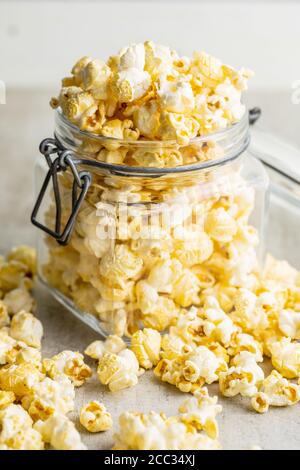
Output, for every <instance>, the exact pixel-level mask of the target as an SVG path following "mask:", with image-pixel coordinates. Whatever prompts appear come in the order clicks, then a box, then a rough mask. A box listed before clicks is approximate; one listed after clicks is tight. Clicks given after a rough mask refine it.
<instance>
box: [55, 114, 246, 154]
mask: <svg viewBox="0 0 300 470" xmlns="http://www.w3.org/2000/svg"><path fill="white" fill-rule="evenodd" d="M55 113H56V117H57V118H58V120H60V121H62V122H63V123H64V124H65V125H66V126H68V127H69V128H71V129H72V130H73V131H75V132H77V133H78V134H79V135H82V136H84V137H88V138H90V139H93V140H99V141H100V142H101V141H103V142H110V143H114V144H120V145H124V146H132V145H134V146H141V147H142V146H150V145H151V146H153V145H159V146H162V147H169V146H179V147H180V145H179V144H178V143H177V142H176V140H147V139H145V140H125V139H117V138H115V137H106V136H104V135H101V134H95V133H93V132H89V131H85V130H82V129H80V128H79V127H77V126H76V125H75V124H73V123H72V122H71V121H69V119H68V118H66V116H65V115H64V114H63V112H62V110H61V108H60V107H59V108H57V109H56V110H55ZM248 125H249V117H248V109H247V108H246V107H245V112H244V114H243V116H242V117H241V119H240V120H239V121H237V122H235V123H234V124H231V125H230V126H229V127H226V128H225V129H222V130H220V131H216V132H211V133H209V134H205V135H201V136H197V137H194V138H193V139H191V140H190V141H189V143H188V144H187V145H192V144H198V143H200V142H203V143H205V142H206V141H207V140H208V139H210V140H219V139H222V138H224V137H225V136H226V137H227V138H228V137H229V136H230V134H232V133H235V132H238V131H242V130H243V129H244V128H245V127H248ZM182 147H183V146H182Z"/></svg>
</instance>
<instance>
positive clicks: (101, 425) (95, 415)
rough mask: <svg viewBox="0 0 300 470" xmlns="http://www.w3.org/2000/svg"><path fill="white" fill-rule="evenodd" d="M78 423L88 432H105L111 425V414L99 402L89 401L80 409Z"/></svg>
mask: <svg viewBox="0 0 300 470" xmlns="http://www.w3.org/2000/svg"><path fill="white" fill-rule="evenodd" d="M80 423H81V424H82V426H83V427H84V428H85V429H87V430H88V431H89V432H100V431H107V430H108V429H110V428H111V427H112V424H113V422H112V418H111V414H110V413H109V412H108V411H107V410H106V408H105V406H104V405H103V404H102V403H100V402H99V401H91V402H89V403H87V404H86V405H84V406H83V407H82V408H81V411H80Z"/></svg>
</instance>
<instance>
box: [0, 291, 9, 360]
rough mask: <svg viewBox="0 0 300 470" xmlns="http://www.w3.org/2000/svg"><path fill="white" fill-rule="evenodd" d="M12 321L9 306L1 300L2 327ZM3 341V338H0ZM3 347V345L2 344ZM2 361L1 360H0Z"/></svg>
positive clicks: (0, 320)
mask: <svg viewBox="0 0 300 470" xmlns="http://www.w3.org/2000/svg"><path fill="white" fill-rule="evenodd" d="M9 323H10V318H9V315H8V310H7V306H6V304H5V303H4V302H3V301H2V300H0V328H2V327H3V326H7V325H9ZM0 341H1V339H0ZM0 348H1V346H0ZM0 363H1V361H0Z"/></svg>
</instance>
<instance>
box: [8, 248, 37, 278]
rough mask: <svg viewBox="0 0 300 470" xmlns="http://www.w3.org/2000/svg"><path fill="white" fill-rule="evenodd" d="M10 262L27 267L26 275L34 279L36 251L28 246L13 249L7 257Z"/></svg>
mask: <svg viewBox="0 0 300 470" xmlns="http://www.w3.org/2000/svg"><path fill="white" fill-rule="evenodd" d="M7 259H8V261H18V262H19V263H22V264H23V265H24V266H26V268H27V271H26V275H27V276H29V277H32V276H34V275H35V274H36V251H35V249H34V248H32V247H30V246H26V245H20V246H18V247H15V248H13V249H12V250H11V251H10V252H9V253H8V255H7Z"/></svg>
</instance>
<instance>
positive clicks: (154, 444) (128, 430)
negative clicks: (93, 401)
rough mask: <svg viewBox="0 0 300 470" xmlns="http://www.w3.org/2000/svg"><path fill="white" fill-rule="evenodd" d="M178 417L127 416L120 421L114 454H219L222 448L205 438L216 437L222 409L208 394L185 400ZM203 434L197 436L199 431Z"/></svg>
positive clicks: (156, 415)
mask: <svg viewBox="0 0 300 470" xmlns="http://www.w3.org/2000/svg"><path fill="white" fill-rule="evenodd" d="M179 411H180V414H179V415H178V416H171V417H169V418H167V417H166V416H165V415H164V414H163V413H160V414H158V413H155V412H154V411H150V413H148V414H143V413H138V412H125V413H123V414H121V416H120V417H119V427H120V429H119V431H118V433H116V434H115V435H114V439H115V445H114V447H113V450H184V449H186V450H187V449H190V450H191V449H195V450H216V449H220V448H221V446H220V444H219V442H218V441H217V440H216V439H214V438H213V439H212V438H211V437H209V433H208V435H206V433H205V432H206V431H207V430H208V431H209V432H210V434H212V435H216V434H217V423H216V420H215V417H216V415H217V414H218V413H219V412H220V411H221V407H219V406H218V405H216V397H214V398H212V399H210V398H209V396H208V394H207V391H206V393H203V394H202V395H201V396H200V395H199V397H198V398H196V397H195V398H191V399H189V400H186V401H185V402H184V403H183V404H182V406H181V407H180V409H179ZM202 429H203V430H204V432H203V431H201V432H198V431H199V430H202Z"/></svg>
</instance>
